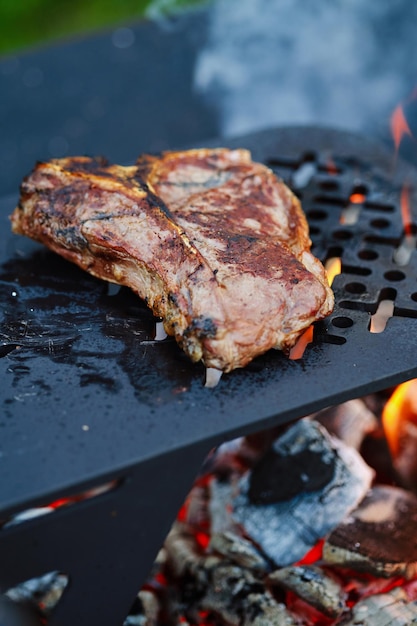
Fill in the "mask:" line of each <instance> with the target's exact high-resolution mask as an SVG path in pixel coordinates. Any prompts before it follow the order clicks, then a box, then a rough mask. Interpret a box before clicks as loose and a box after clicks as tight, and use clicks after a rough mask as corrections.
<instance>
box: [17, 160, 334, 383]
mask: <svg viewBox="0 0 417 626" xmlns="http://www.w3.org/2000/svg"><path fill="white" fill-rule="evenodd" d="M11 221H12V229H13V231H14V232H16V233H20V234H24V235H28V236H29V237H31V238H33V239H35V240H37V241H40V242H42V243H43V244H45V245H46V246H48V247H49V248H50V249H52V250H54V251H55V252H57V253H58V254H60V255H62V256H63V257H65V258H66V259H69V260H70V261H73V262H75V263H76V264H77V265H79V266H80V267H82V268H83V269H85V270H87V271H88V272H90V273H91V274H93V275H94V276H98V277H99V278H102V279H105V280H107V281H110V282H115V283H118V284H120V285H127V286H128V287H130V288H131V289H132V290H133V291H134V292H136V293H137V294H138V295H139V296H140V297H141V298H143V299H144V300H145V301H146V302H147V304H148V306H149V307H150V308H151V309H152V311H153V313H154V314H155V315H157V316H159V317H161V318H162V319H163V324H164V327H165V330H166V332H167V334H168V335H173V336H174V337H175V339H176V341H177V342H178V344H179V345H180V346H181V348H182V349H183V350H184V351H185V352H186V354H187V355H188V356H189V357H190V358H191V360H192V361H195V362H196V361H200V360H201V361H203V363H204V364H205V365H206V366H207V367H212V368H216V369H218V370H222V371H225V372H229V371H231V370H233V369H235V368H239V367H244V366H245V365H247V364H248V363H249V362H250V361H251V360H252V359H253V358H254V357H256V356H257V355H260V354H262V353H264V352H265V351H267V350H269V349H270V348H278V349H281V350H284V351H285V352H288V351H289V350H290V349H291V347H292V346H294V344H295V343H296V342H297V340H298V338H299V337H300V335H301V334H302V333H303V332H304V331H305V330H306V329H307V328H308V327H309V326H310V325H311V324H312V322H314V321H316V320H319V319H321V318H323V317H325V316H326V315H328V314H329V313H330V312H331V310H332V308H333V294H332V291H331V289H330V288H329V285H328V282H327V278H326V274H325V271H324V268H323V266H322V265H321V263H320V262H319V261H318V260H317V259H316V258H315V257H314V256H313V255H312V254H311V252H310V246H311V242H310V238H309V234H308V225H307V221H306V218H305V216H304V214H303V212H302V209H301V206H300V203H299V201H298V199H297V198H296V196H294V194H293V193H292V192H291V191H290V189H289V188H288V187H287V186H286V185H285V184H284V183H283V182H282V181H280V180H279V179H277V178H276V176H275V175H274V174H273V172H272V171H271V170H270V169H268V168H267V167H265V166H264V165H262V164H259V163H254V162H253V161H252V160H251V155H250V153H249V152H248V151H247V150H244V149H238V150H228V149H225V148H218V149H196V150H189V151H184V152H167V153H163V154H162V155H160V156H142V157H141V158H140V159H139V160H138V161H137V163H136V164H135V165H132V166H128V167H122V166H118V165H110V164H108V163H107V162H106V161H105V160H103V159H99V158H96V159H92V158H89V157H69V158H63V159H54V160H51V161H49V162H44V163H38V164H37V165H36V167H35V169H34V170H33V172H32V173H31V174H30V175H29V176H28V177H27V178H25V179H24V181H23V183H22V186H21V197H20V202H19V206H18V207H17V208H16V209H15V211H14V212H13V214H12V216H11Z"/></svg>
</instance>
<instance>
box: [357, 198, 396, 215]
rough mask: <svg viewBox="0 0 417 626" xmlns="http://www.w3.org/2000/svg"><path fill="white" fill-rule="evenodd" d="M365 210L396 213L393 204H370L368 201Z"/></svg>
mask: <svg viewBox="0 0 417 626" xmlns="http://www.w3.org/2000/svg"><path fill="white" fill-rule="evenodd" d="M364 208H365V209H370V210H371V211H383V212H385V213H395V207H393V206H392V205H391V204H379V203H378V202H369V201H368V200H367V201H366V202H365V204H364Z"/></svg>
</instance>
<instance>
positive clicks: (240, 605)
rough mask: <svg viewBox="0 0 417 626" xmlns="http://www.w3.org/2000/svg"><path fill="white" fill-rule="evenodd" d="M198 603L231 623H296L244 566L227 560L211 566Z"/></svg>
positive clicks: (265, 625)
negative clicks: (208, 585) (208, 580)
mask: <svg viewBox="0 0 417 626" xmlns="http://www.w3.org/2000/svg"><path fill="white" fill-rule="evenodd" d="M201 607H202V608H203V609H205V610H209V611H213V612H214V613H216V614H217V615H220V616H221V618H222V619H223V620H224V621H225V622H226V623H227V624H230V625H231V626H274V625H276V626H296V625H297V624H299V622H298V621H296V620H295V618H294V617H293V616H292V615H291V613H290V612H289V611H288V610H287V609H286V608H285V606H284V605H282V604H280V603H278V602H277V601H276V600H275V599H274V598H273V597H272V595H271V594H270V593H269V592H268V591H266V590H264V588H263V585H262V584H261V583H260V582H259V581H258V580H257V579H256V578H255V577H254V576H253V575H252V574H251V573H250V572H249V571H248V570H245V569H242V568H241V567H238V566H237V565H231V564H230V563H227V562H224V563H221V564H220V565H219V566H218V567H217V568H215V569H213V572H212V580H211V585H210V587H209V589H208V591H207V593H206V595H205V596H204V598H202V600H201Z"/></svg>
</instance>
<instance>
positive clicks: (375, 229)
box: [266, 153, 417, 345]
mask: <svg viewBox="0 0 417 626" xmlns="http://www.w3.org/2000/svg"><path fill="white" fill-rule="evenodd" d="M266 162H267V164H268V165H269V166H270V167H271V168H272V169H273V170H274V171H275V172H276V173H277V175H279V176H280V177H281V178H282V179H283V180H285V182H286V183H287V184H288V185H289V186H290V187H292V189H293V190H294V191H295V193H297V195H298V196H299V198H300V199H301V201H302V204H303V207H304V210H305V213H306V215H307V218H308V221H309V225H310V234H311V239H312V242H313V252H314V254H315V255H316V256H318V257H319V258H320V259H321V260H322V261H323V263H325V264H326V262H327V261H329V260H330V259H332V258H340V260H341V273H340V274H339V275H337V276H336V277H335V280H334V282H333V289H334V292H335V298H336V307H335V310H334V312H333V314H332V315H331V316H330V317H329V318H328V319H327V320H326V321H324V322H322V323H320V324H319V325H318V332H317V333H316V341H324V342H329V343H334V344H338V345H342V344H344V343H345V342H346V341H347V340H349V338H350V337H352V338H353V340H354V338H355V335H354V334H353V335H352V332H351V330H350V329H352V327H353V326H354V324H356V323H359V324H361V325H362V326H363V327H365V328H366V329H367V330H369V331H371V316H373V315H375V314H376V312H377V310H378V307H379V305H380V303H381V302H382V301H388V302H392V305H393V306H392V316H394V317H401V318H411V319H415V318H417V283H416V275H417V253H416V249H415V238H414V233H415V232H416V226H415V224H414V223H413V222H412V217H411V216H410V215H409V216H407V222H406V227H404V225H403V217H402V208H401V204H402V203H407V206H409V205H410V198H411V199H412V198H413V197H414V190H413V189H412V188H411V187H410V185H409V183H408V180H407V178H405V179H404V181H403V185H401V184H397V183H396V182H395V183H393V182H392V173H390V172H389V171H388V172H386V174H385V176H384V177H383V176H381V173H380V172H377V171H376V170H375V169H374V168H372V166H370V164H369V163H366V162H363V161H360V160H358V159H353V158H347V159H346V158H345V159H344V158H338V156H337V154H335V155H325V154H322V153H317V154H312V153H302V154H301V155H300V157H299V158H298V159H288V158H287V159H279V158H276V157H275V158H267V159H266ZM401 199H402V200H401ZM407 235H408V238H407ZM404 241H408V242H409V246H408V247H407V246H406V247H405V249H403V247H404ZM401 252H403V253H402V254H401ZM404 331H406V327H405V328H404Z"/></svg>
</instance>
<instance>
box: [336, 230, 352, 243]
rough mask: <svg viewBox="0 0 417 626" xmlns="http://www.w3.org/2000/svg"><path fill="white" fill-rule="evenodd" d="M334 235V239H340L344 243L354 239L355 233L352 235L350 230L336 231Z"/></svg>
mask: <svg viewBox="0 0 417 626" xmlns="http://www.w3.org/2000/svg"><path fill="white" fill-rule="evenodd" d="M332 235H333V238H334V239H340V240H342V241H347V240H348V239H352V237H353V233H351V232H350V230H334V231H333V233H332Z"/></svg>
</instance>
